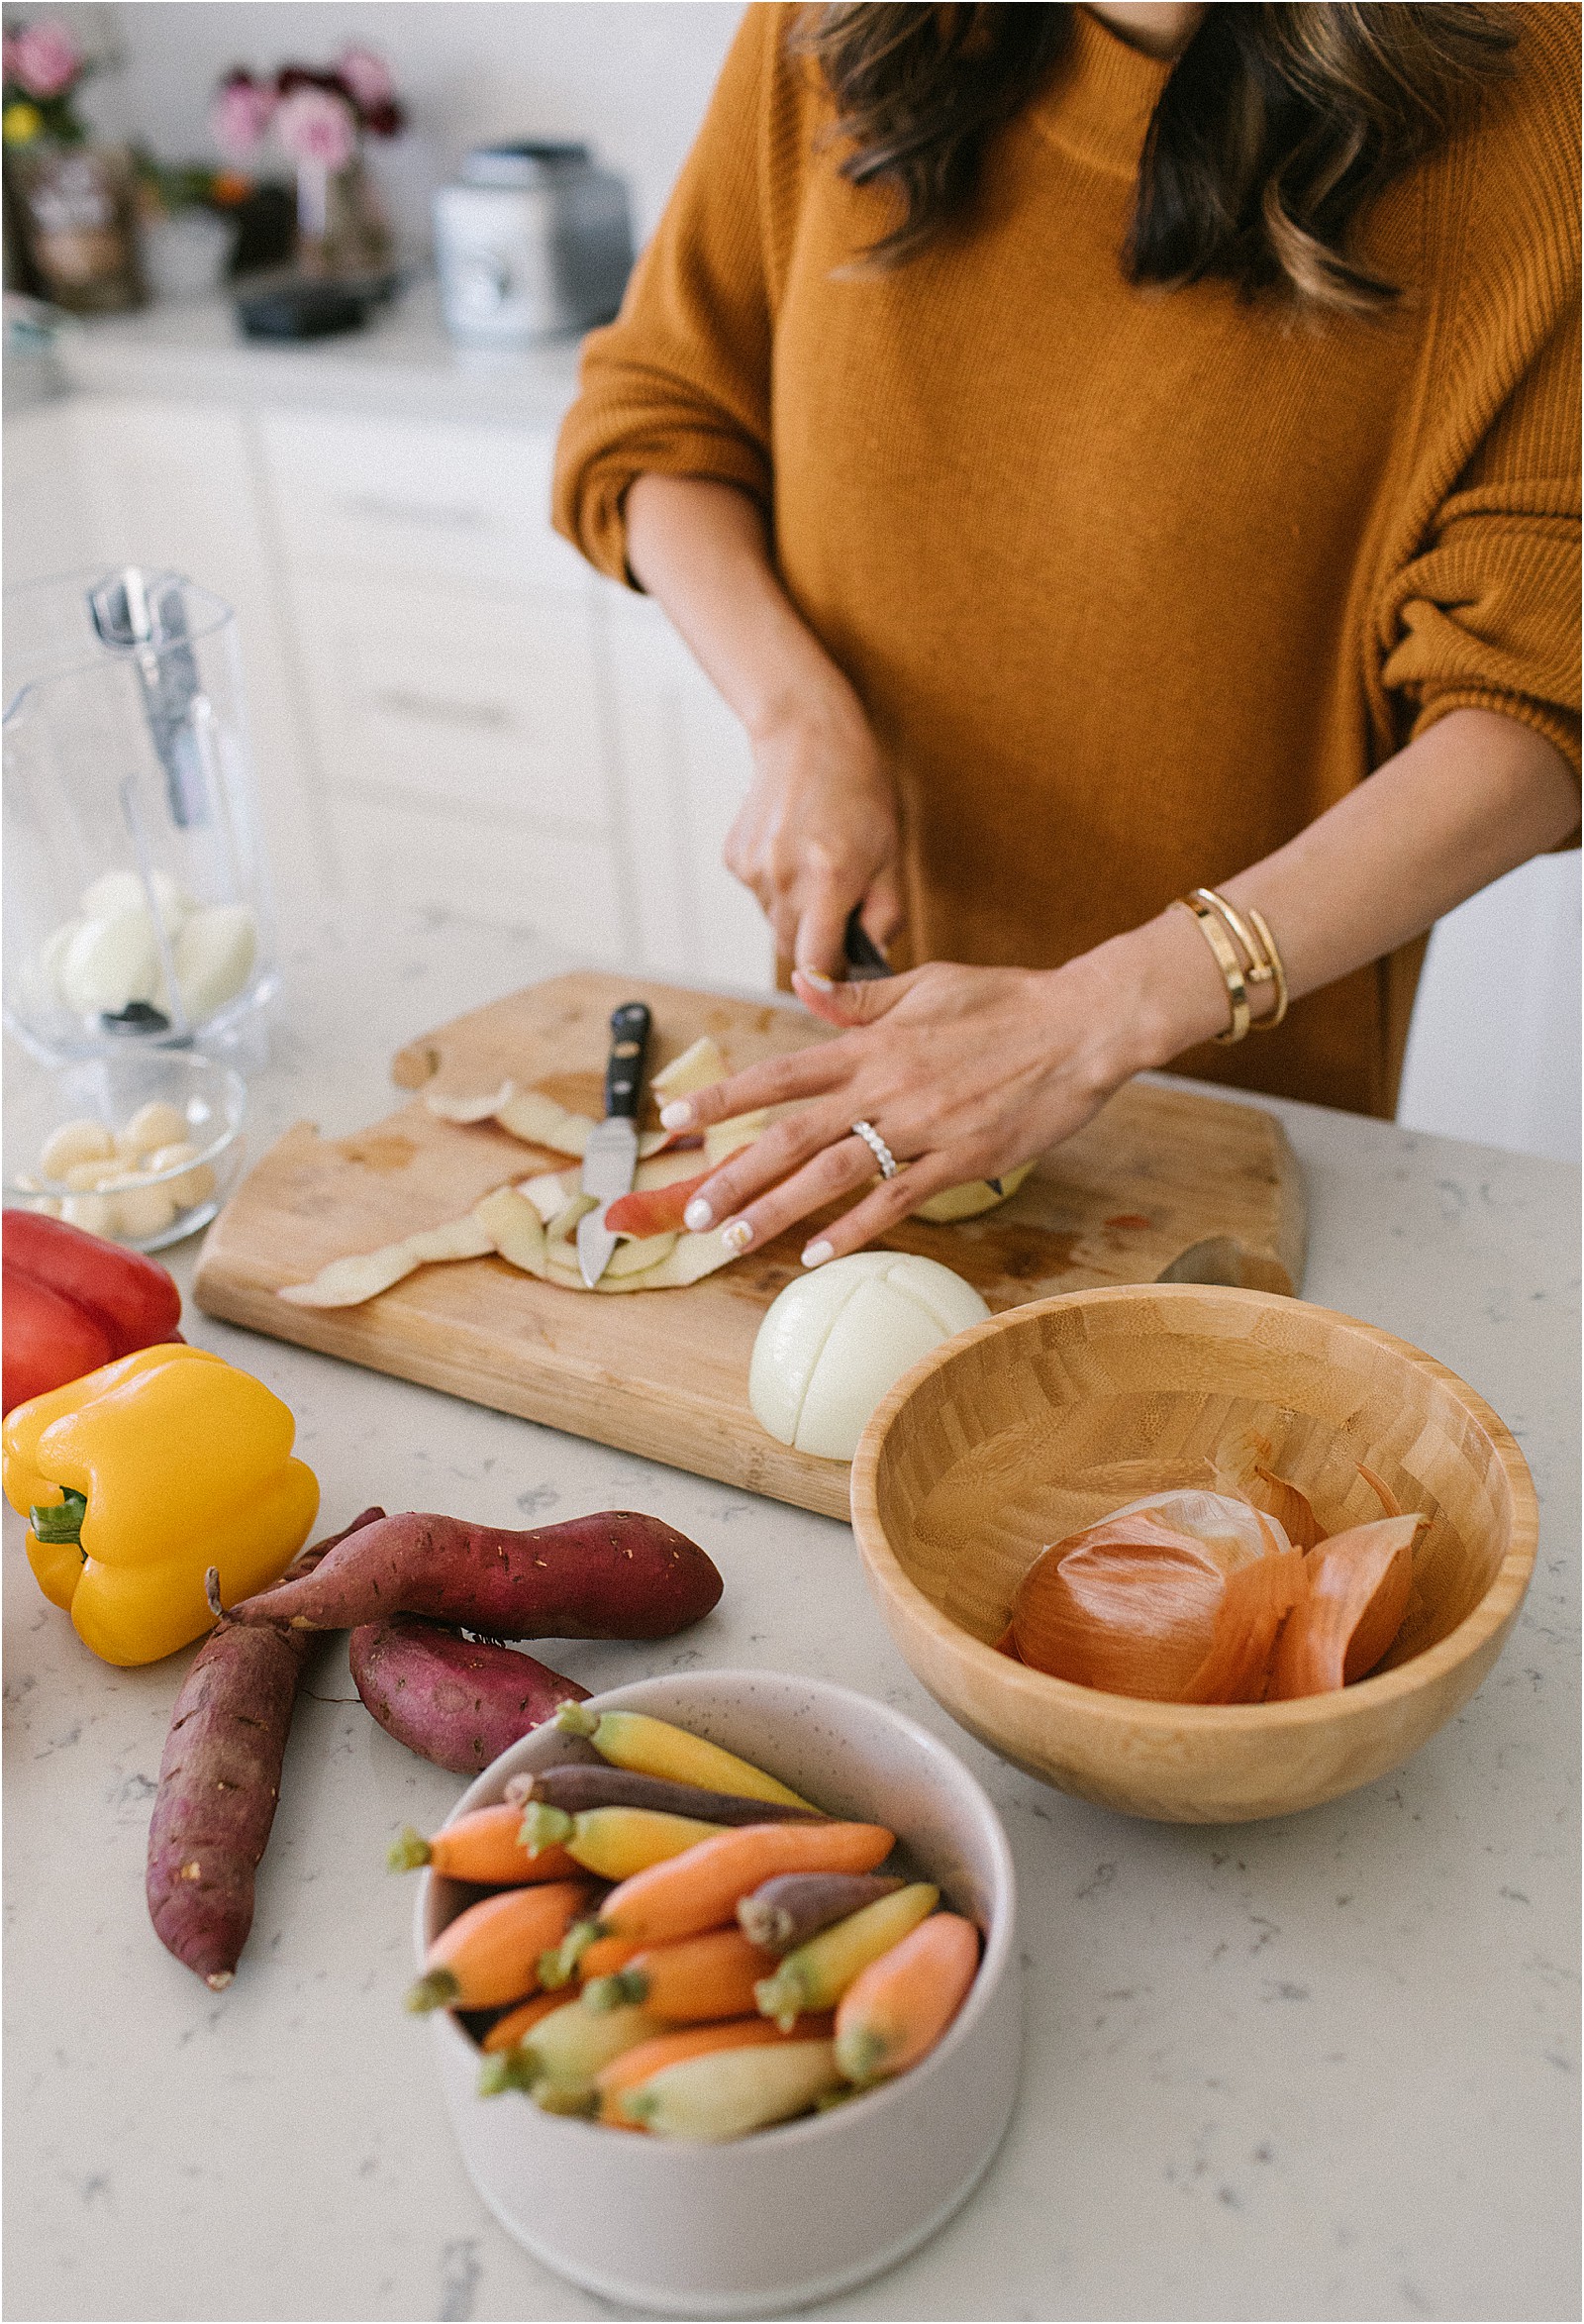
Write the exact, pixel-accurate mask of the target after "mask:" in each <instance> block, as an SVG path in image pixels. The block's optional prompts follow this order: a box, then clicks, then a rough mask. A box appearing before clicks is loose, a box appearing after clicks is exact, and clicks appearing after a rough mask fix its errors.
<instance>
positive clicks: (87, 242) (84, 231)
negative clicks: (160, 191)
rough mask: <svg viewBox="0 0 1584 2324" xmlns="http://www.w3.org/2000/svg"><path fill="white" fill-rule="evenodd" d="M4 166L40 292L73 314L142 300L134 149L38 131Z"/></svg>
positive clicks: (103, 311)
mask: <svg viewBox="0 0 1584 2324" xmlns="http://www.w3.org/2000/svg"><path fill="white" fill-rule="evenodd" d="M6 166H7V173H8V175H9V177H10V179H11V183H12V186H13V188H14V190H15V193H16V197H17V203H18V207H19V210H20V212H21V217H22V232H23V239H24V241H25V243H26V245H27V252H28V256H29V259H30V260H31V262H32V265H33V269H34V272H35V274H36V275H37V277H38V280H39V287H40V290H41V291H42V293H43V295H44V296H45V297H46V298H47V299H49V300H51V301H52V302H53V304H54V305H55V306H57V307H65V308H66V309H68V310H69V312H70V313H72V314H74V315H105V314H114V313H118V312H120V311H121V310H123V309H125V308H128V307H138V306H142V304H143V297H144V288H143V278H142V275H141V273H140V271H139V266H138V234H137V204H136V177H135V173H134V170H133V165H132V156H131V155H130V154H129V153H128V152H126V151H125V150H124V149H123V148H121V147H118V146H64V145H57V144H55V143H54V142H53V141H51V140H49V139H47V138H40V139H37V140H35V141H34V142H33V143H32V144H31V145H26V146H20V147H18V148H16V149H15V150H14V151H13V152H11V153H9V154H8V155H7V157H6Z"/></svg>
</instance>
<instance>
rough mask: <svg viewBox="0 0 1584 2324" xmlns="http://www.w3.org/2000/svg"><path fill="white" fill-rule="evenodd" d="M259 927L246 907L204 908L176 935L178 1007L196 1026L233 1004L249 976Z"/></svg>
mask: <svg viewBox="0 0 1584 2324" xmlns="http://www.w3.org/2000/svg"><path fill="white" fill-rule="evenodd" d="M257 952H258V923H257V921H256V920H255V919H254V918H253V915H252V911H251V909H250V907H249V906H248V905H247V904H209V905H205V906H204V907H203V908H202V909H201V910H199V911H196V912H194V913H193V914H192V916H191V918H190V919H188V920H185V921H184V922H183V923H182V925H181V927H180V929H179V930H178V931H177V935H176V944H175V959H176V981H177V982H178V983H179V985H180V986H181V1003H182V1007H183V1008H184V1009H185V1010H186V1012H187V1015H188V1017H189V1018H191V1019H192V1021H193V1022H194V1023H195V1024H197V1023H201V1022H202V1020H203V1019H204V1018H205V1017H212V1016H213V1015H214V1013H215V1011H216V1010H217V1009H223V1008H224V1007H225V1005H226V1003H227V1001H230V1000H235V999H236V997H237V995H238V993H239V992H241V991H242V990H243V988H244V986H245V985H246V984H247V979H248V977H249V976H250V975H251V974H252V969H253V961H254V960H255V958H256V957H257Z"/></svg>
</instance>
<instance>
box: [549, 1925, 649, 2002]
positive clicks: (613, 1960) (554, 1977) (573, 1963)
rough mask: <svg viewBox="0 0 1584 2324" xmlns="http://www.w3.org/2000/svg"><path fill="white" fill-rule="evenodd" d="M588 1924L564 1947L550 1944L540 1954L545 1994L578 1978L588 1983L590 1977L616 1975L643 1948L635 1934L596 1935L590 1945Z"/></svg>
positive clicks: (575, 1932) (576, 1929)
mask: <svg viewBox="0 0 1584 2324" xmlns="http://www.w3.org/2000/svg"><path fill="white" fill-rule="evenodd" d="M585 1925H586V1924H581V1923H580V1924H579V1926H578V1927H577V1928H575V1929H574V1930H573V1931H572V1933H571V1937H570V1938H569V1940H568V1942H567V1945H566V1946H565V1948H564V1949H563V1948H562V1947H561V1946H559V1945H550V1946H548V1947H546V1949H545V1952H543V1953H542V1954H541V1955H540V1957H539V1981H540V1983H541V1984H542V1985H543V1986H544V1987H545V1992H546V1993H552V1992H555V1991H557V1990H558V1989H559V1988H560V1987H561V1986H562V1985H569V1984H571V1982H572V1980H573V1979H574V1978H575V1977H581V1978H582V1979H583V1980H584V1982H585V1983H586V1982H587V1981H588V1980H589V1978H591V1977H612V1976H615V1974H616V1972H617V1970H619V1969H626V1967H627V1965H628V1963H629V1962H630V1961H631V1960H632V1958H633V1956H634V1954H635V1953H638V1952H640V1951H641V1950H642V1948H641V1947H640V1945H639V1942H638V1939H637V1938H636V1937H596V1938H595V1939H594V1941H593V1943H592V1944H590V1943H589V1942H588V1939H587V1937H586V1935H585V1934H584V1927H585Z"/></svg>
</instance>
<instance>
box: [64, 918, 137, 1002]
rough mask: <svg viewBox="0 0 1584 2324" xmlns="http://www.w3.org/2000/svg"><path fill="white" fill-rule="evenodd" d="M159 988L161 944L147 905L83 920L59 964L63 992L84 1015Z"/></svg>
mask: <svg viewBox="0 0 1584 2324" xmlns="http://www.w3.org/2000/svg"><path fill="white" fill-rule="evenodd" d="M158 988H159V950H158V947H157V945H156V944H155V942H154V924H153V922H152V921H151V920H150V919H149V917H148V913H147V912H145V911H137V912H121V913H118V914H117V915H116V917H115V918H114V919H111V920H89V921H85V922H84V924H83V926H82V927H81V928H79V929H78V931H77V933H76V935H75V936H74V937H73V938H72V940H71V942H70V944H69V945H68V946H67V948H66V952H65V957H64V959H63V960H62V961H61V964H60V989H61V992H62V993H63V995H64V996H65V999H66V1001H67V1003H68V1005H69V1006H70V1007H71V1008H73V1009H78V1010H80V1011H81V1012H82V1014H83V1015H84V1016H97V1015H99V1014H100V1013H101V1012H104V1013H108V1014H114V1013H115V1012H117V1011H119V1010H121V1009H125V1008H127V1007H128V1006H129V1005H130V1004H131V1003H132V1002H133V1001H151V1000H152V999H153V997H154V995H155V993H156V992H157V990H158Z"/></svg>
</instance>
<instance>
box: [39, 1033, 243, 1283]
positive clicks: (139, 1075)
mask: <svg viewBox="0 0 1584 2324" xmlns="http://www.w3.org/2000/svg"><path fill="white" fill-rule="evenodd" d="M149 1105H162V1106H169V1107H171V1108H172V1109H173V1110H174V1111H175V1113H177V1114H178V1115H179V1116H180V1117H181V1120H182V1122H183V1123H184V1124H185V1132H184V1135H183V1137H182V1138H181V1139H180V1140H179V1141H171V1143H179V1144H183V1145H187V1146H190V1147H191V1148H192V1149H193V1150H194V1151H193V1152H192V1153H191V1154H190V1155H187V1156H185V1157H184V1158H183V1159H182V1160H181V1161H180V1162H174V1163H172V1164H170V1165H169V1166H168V1167H167V1168H164V1169H161V1170H155V1171H149V1170H147V1169H145V1168H144V1167H142V1162H144V1161H147V1159H148V1158H147V1157H143V1158H134V1157H131V1156H129V1157H127V1158H126V1159H125V1161H124V1162H123V1161H121V1159H120V1158H116V1165H117V1166H116V1168H115V1172H114V1176H113V1177H112V1180H111V1182H110V1183H108V1184H106V1185H104V1186H102V1187H88V1186H83V1185H80V1184H79V1185H75V1186H74V1185H71V1184H69V1183H68V1182H67V1181H66V1180H64V1179H63V1178H51V1177H49V1176H47V1174H46V1172H45V1170H44V1168H43V1167H42V1163H41V1157H42V1155H43V1152H44V1149H45V1147H46V1145H47V1144H48V1142H49V1139H50V1138H51V1137H52V1136H53V1134H54V1133H55V1131H56V1130H58V1129H60V1128H61V1127H62V1126H63V1125H64V1124H65V1123H67V1122H98V1123H100V1124H102V1125H103V1127H104V1128H105V1129H107V1130H108V1131H110V1133H111V1135H112V1136H115V1135H116V1134H117V1133H119V1132H121V1131H123V1130H125V1129H126V1127H127V1124H128V1123H129V1122H130V1121H131V1120H132V1119H133V1117H134V1116H135V1115H137V1114H139V1113H140V1112H142V1110H143V1108H144V1107H146V1106H149ZM246 1110H247V1088H246V1086H245V1084H244V1082H243V1080H242V1077H241V1075H240V1074H237V1073H234V1072H233V1071H232V1070H231V1067H230V1066H229V1065H221V1064H217V1063H216V1062H215V1061H214V1060H213V1059H212V1058H205V1057H200V1056H198V1055H197V1054H196V1053H195V1052H193V1051H183V1050H154V1051H147V1052H144V1053H143V1054H141V1055H137V1056H127V1057H104V1058H94V1059H90V1060H87V1061H84V1062H82V1063H78V1064H73V1065H66V1066H62V1067H61V1068H60V1069H59V1070H58V1071H56V1072H52V1073H51V1072H48V1071H44V1072H38V1073H30V1072H26V1071H17V1072H13V1073H12V1075H11V1076H10V1081H9V1086H8V1088H7V1091H6V1109H5V1198H6V1201H7V1203H8V1204H11V1205H13V1206H14V1207H17V1208H21V1209H25V1210H44V1211H48V1212H49V1213H50V1215H51V1216H53V1217H56V1218H60V1217H64V1218H66V1219H67V1220H68V1221H69V1222H70V1223H71V1224H72V1225H74V1226H79V1227H85V1228H87V1229H88V1231H89V1232H90V1233H91V1234H97V1235H104V1236H107V1237H108V1238H109V1239H110V1240H111V1241H112V1242H115V1243H124V1244H126V1245H127V1246H128V1248H129V1249H130V1250H133V1251H161V1250H163V1249H164V1247H165V1245H166V1244H167V1243H177V1242H179V1241H180V1240H181V1239H182V1237H183V1236H185V1235H191V1234H195V1233H196V1232H197V1230H198V1229H199V1228H200V1227H206V1226H207V1225H208V1224H209V1221H210V1220H211V1219H212V1218H213V1217H214V1215H215V1213H216V1211H218V1210H219V1208H220V1206H221V1204H222V1203H223V1202H224V1201H225V1199H226V1197H227V1195H228V1194H229V1193H230V1192H231V1189H232V1187H233V1185H234V1184H235V1183H236V1180H237V1175H238V1172H239V1171H240V1169H241V1167H242V1162H243V1153H244V1140H243V1135H242V1124H243V1115H244V1113H245V1112H246ZM156 1151H157V1150H156ZM104 1167H106V1168H109V1167H110V1164H109V1162H106V1163H105V1164H104ZM118 1180H119V1181H121V1182H120V1183H117V1181H118ZM134 1181H135V1182H134Z"/></svg>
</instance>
